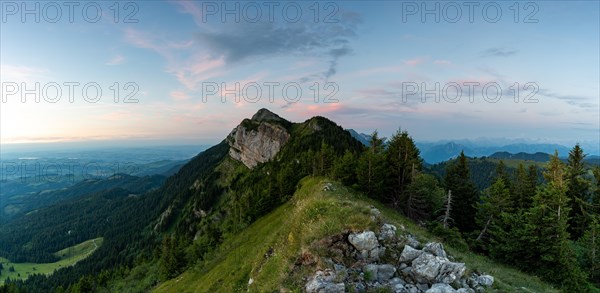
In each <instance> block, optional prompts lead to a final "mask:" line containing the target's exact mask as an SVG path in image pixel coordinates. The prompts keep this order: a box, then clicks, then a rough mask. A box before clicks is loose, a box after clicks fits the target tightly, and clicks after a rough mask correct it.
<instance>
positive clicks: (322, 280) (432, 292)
mask: <svg viewBox="0 0 600 293" xmlns="http://www.w3.org/2000/svg"><path fill="white" fill-rule="evenodd" d="M396 231H397V229H396V227H395V226H394V225H390V224H385V223H384V224H383V225H382V226H381V228H380V229H379V232H378V233H375V232H373V231H362V232H350V231H346V232H344V233H342V234H338V235H334V236H331V237H327V238H325V239H323V240H320V241H318V242H316V243H318V245H319V247H321V248H325V249H327V250H328V251H329V252H330V254H329V255H330V256H331V257H332V258H324V259H323V263H325V264H327V266H326V267H327V268H325V269H323V268H322V267H321V269H320V270H317V271H316V273H315V274H314V275H312V276H310V277H308V278H306V280H307V283H306V285H305V287H304V289H305V291H306V292H378V291H380V290H381V291H385V292H396V293H475V292H483V291H485V287H490V286H492V285H493V283H494V277H492V276H489V275H484V274H477V273H473V274H472V275H471V276H469V277H467V276H465V271H466V267H465V264H464V263H457V262H452V261H450V260H449V258H450V259H452V257H450V256H448V255H447V253H446V251H445V250H444V246H443V245H442V244H441V243H436V242H430V243H426V244H425V245H424V246H423V249H417V248H416V247H418V246H420V244H419V243H418V241H417V240H416V239H415V238H414V236H412V235H399V236H396V235H395V234H396ZM411 244H412V246H411ZM304 258H305V257H299V260H298V261H296V264H297V265H298V264H301V263H304V262H303V261H301V260H302V259H304ZM455 288H458V289H455Z"/></svg>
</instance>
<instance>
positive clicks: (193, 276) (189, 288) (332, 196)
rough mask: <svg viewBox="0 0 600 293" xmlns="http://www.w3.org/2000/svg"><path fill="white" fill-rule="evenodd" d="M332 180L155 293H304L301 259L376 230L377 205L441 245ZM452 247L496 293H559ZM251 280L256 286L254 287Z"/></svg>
mask: <svg viewBox="0 0 600 293" xmlns="http://www.w3.org/2000/svg"><path fill="white" fill-rule="evenodd" d="M326 182H328V180H326V179H323V178H306V179H304V180H303V181H301V183H300V184H301V188H300V189H299V190H298V191H297V192H296V193H295V195H294V197H293V198H292V200H290V201H289V202H287V203H286V204H284V205H283V206H281V207H279V208H278V209H276V210H275V211H273V212H271V213H270V214H268V215H266V216H264V217H262V218H261V219H259V220H257V221H256V222H255V223H254V224H252V225H251V226H250V227H248V228H247V229H245V230H243V231H242V232H240V233H239V234H237V235H235V236H232V237H231V238H229V239H227V240H226V241H225V242H224V243H223V244H222V245H221V246H220V248H219V249H218V251H216V252H214V253H213V255H212V256H211V257H209V258H208V259H209V260H208V261H204V262H201V263H198V264H197V265H196V266H195V267H193V268H191V269H189V270H187V271H186V272H184V273H183V274H182V275H180V276H178V277H176V278H174V279H172V280H169V281H167V282H164V283H162V284H160V285H159V286H158V287H156V288H154V291H155V292H242V291H244V292H246V291H247V290H249V292H273V291H279V290H281V289H287V290H290V291H292V292H300V291H301V289H302V286H303V285H304V284H303V281H302V280H301V279H300V278H299V276H301V275H307V274H308V273H311V272H300V273H298V272H295V273H291V272H292V269H293V268H294V262H295V261H296V259H297V258H298V256H299V255H300V254H301V253H302V252H306V251H309V252H312V253H315V254H318V251H317V252H315V251H312V249H313V248H312V247H311V245H310V244H311V243H313V242H314V241H315V240H318V239H321V238H323V237H325V236H328V235H332V234H336V233H339V232H342V231H343V230H345V229H350V230H363V229H376V228H377V227H378V226H379V223H376V222H374V221H373V219H372V218H371V216H370V206H371V205H373V206H375V207H377V208H378V209H379V210H380V211H381V212H382V214H383V217H384V218H385V220H386V222H388V223H391V224H394V225H396V226H398V227H405V228H406V230H407V232H409V233H411V234H413V235H415V236H416V237H417V238H418V239H419V240H420V241H422V242H426V241H438V240H437V239H436V238H435V237H433V236H432V235H430V234H429V233H428V232H427V231H426V230H424V229H423V228H421V227H419V226H417V225H415V224H414V223H413V222H411V221H410V220H408V219H406V218H404V217H402V216H401V215H399V214H398V213H396V212H395V211H393V210H391V209H388V208H386V207H384V206H382V205H381V204H379V203H377V202H376V201H373V200H371V199H368V198H366V197H364V196H362V195H360V194H357V193H355V192H353V191H351V190H348V189H347V188H345V187H344V186H342V185H341V184H338V183H334V187H335V190H334V191H323V190H322V187H323V185H324V184H325V183H326ZM447 249H448V251H449V252H450V253H451V254H452V255H453V256H455V257H456V259H457V260H458V261H462V262H465V263H466V264H467V267H468V269H469V270H477V271H481V272H486V273H490V274H492V275H493V276H494V277H495V278H496V282H495V284H494V288H493V289H491V291H492V292H558V290H556V289H554V288H552V287H551V286H549V285H547V284H545V283H543V282H542V281H540V280H539V279H538V278H537V277H533V276H530V275H527V274H524V273H522V272H519V271H518V270H515V269H512V268H508V267H506V266H503V265H499V264H497V263H495V262H493V261H491V260H490V259H487V258H485V257H482V256H478V255H475V254H472V253H470V252H462V251H457V250H456V249H453V248H452V247H448V248H447ZM271 252H272V253H271ZM266 255H269V256H266ZM301 269H302V270H307V269H309V268H305V267H302V268H301ZM250 279H252V284H251V285H248V284H249V281H250Z"/></svg>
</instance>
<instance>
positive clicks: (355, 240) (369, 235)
mask: <svg viewBox="0 0 600 293" xmlns="http://www.w3.org/2000/svg"><path fill="white" fill-rule="evenodd" d="M348 241H349V242H350V244H352V246H354V248H356V249H357V250H358V251H363V250H367V251H371V250H373V249H374V248H376V247H377V246H379V242H378V241H377V237H375V233H374V232H373V231H365V232H362V233H353V234H350V235H348Z"/></svg>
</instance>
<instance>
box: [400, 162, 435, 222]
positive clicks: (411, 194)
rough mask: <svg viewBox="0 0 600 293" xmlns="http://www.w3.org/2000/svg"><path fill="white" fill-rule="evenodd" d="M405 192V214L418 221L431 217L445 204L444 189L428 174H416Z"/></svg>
mask: <svg viewBox="0 0 600 293" xmlns="http://www.w3.org/2000/svg"><path fill="white" fill-rule="evenodd" d="M405 193H406V197H407V199H406V204H404V205H403V211H404V214H405V215H406V216H407V217H409V218H411V219H413V220H415V221H417V222H419V221H423V220H427V219H429V218H431V216H432V215H433V212H435V211H437V210H439V209H440V208H441V207H442V205H443V204H444V198H445V195H444V189H442V188H441V187H439V185H438V182H437V179H436V178H435V177H433V176H431V175H428V174H415V175H414V178H413V179H411V183H410V184H409V185H408V186H407V187H406V192H405Z"/></svg>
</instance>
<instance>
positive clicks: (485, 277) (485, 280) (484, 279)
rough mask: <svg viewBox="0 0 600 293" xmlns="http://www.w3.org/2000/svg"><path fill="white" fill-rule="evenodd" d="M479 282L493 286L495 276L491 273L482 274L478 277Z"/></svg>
mask: <svg viewBox="0 0 600 293" xmlns="http://www.w3.org/2000/svg"><path fill="white" fill-rule="evenodd" d="M477 283H479V285H481V286H484V287H491V286H492V285H494V277H492V276H490V275H481V276H479V277H477Z"/></svg>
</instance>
